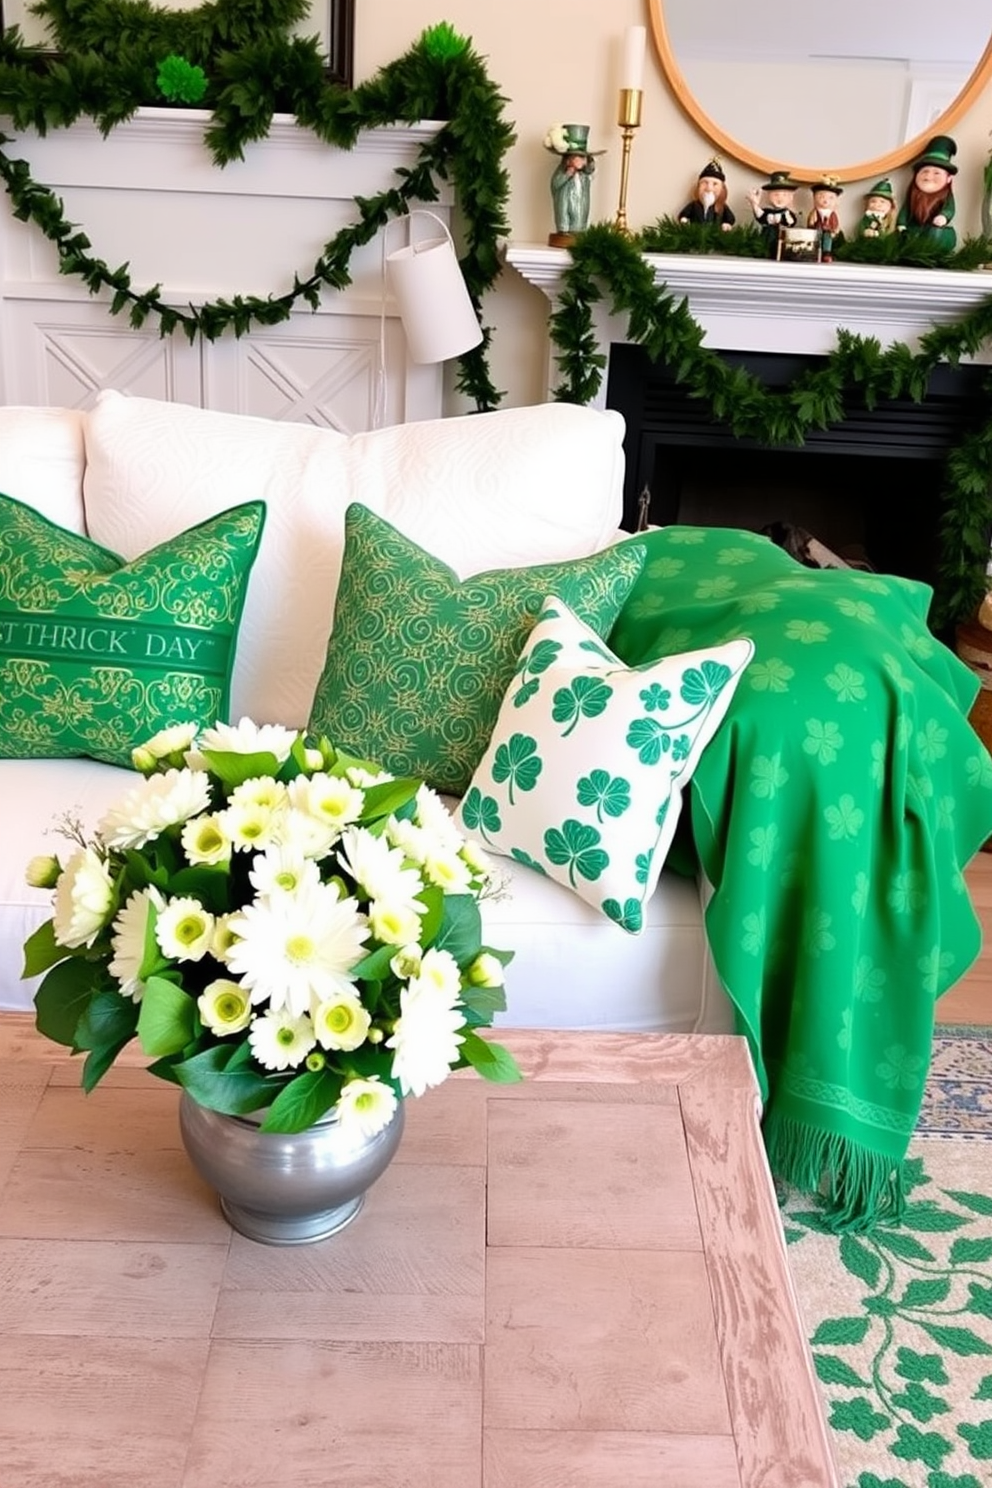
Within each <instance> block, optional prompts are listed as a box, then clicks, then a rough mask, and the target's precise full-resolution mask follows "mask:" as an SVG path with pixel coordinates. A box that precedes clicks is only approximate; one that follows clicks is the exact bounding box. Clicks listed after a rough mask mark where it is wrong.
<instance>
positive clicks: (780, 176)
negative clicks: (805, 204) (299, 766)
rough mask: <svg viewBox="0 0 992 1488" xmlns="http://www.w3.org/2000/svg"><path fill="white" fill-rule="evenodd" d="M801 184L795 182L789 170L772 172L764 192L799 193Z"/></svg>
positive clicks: (763, 188) (763, 187)
mask: <svg viewBox="0 0 992 1488" xmlns="http://www.w3.org/2000/svg"><path fill="white" fill-rule="evenodd" d="M800 187H801V182H799V181H794V180H793V179H792V177H791V176H790V175H789V172H788V171H787V170H780V171H772V173H771V175H770V176H769V177H768V180H767V181H766V182H765V184H764V185H763V186H762V188H761V189H762V191H798V190H799V189H800Z"/></svg>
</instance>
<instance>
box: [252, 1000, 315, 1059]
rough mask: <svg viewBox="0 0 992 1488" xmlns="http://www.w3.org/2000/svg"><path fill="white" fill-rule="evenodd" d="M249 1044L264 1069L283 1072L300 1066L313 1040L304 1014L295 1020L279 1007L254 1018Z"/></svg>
mask: <svg viewBox="0 0 992 1488" xmlns="http://www.w3.org/2000/svg"><path fill="white" fill-rule="evenodd" d="M248 1042H249V1044H250V1045H251V1052H252V1053H253V1054H254V1056H255V1058H256V1059H257V1060H258V1062H259V1064H260V1065H262V1066H263V1067H264V1068H265V1069H269V1070H284V1069H295V1068H296V1066H297V1065H298V1064H302V1063H303V1061H304V1059H306V1057H307V1055H308V1054H309V1053H310V1050H311V1049H312V1048H313V1046H314V1044H315V1042H316V1040H315V1039H314V1036H313V1024H312V1023H311V1022H310V1019H309V1018H308V1017H307V1016H306V1014H305V1013H304V1014H303V1015H302V1016H300V1017H296V1016H294V1014H293V1013H291V1012H290V1011H289V1009H288V1008H281V1009H279V1010H278V1011H270V1012H267V1013H262V1014H261V1016H260V1017H257V1018H255V1020H254V1021H253V1023H252V1025H251V1027H250V1028H249V1030H248Z"/></svg>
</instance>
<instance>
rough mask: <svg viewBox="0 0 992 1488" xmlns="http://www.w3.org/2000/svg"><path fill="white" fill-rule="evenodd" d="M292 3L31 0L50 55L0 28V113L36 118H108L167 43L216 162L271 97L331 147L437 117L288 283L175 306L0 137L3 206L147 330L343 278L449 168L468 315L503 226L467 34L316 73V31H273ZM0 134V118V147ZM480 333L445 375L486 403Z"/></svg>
mask: <svg viewBox="0 0 992 1488" xmlns="http://www.w3.org/2000/svg"><path fill="white" fill-rule="evenodd" d="M306 9H307V4H306V0H216V3H214V4H207V5H203V6H201V7H200V8H199V9H198V10H194V11H186V12H175V11H174V12H169V11H161V10H158V9H156V8H155V7H154V6H153V5H151V4H150V3H149V0H97V3H92V0H43V3H42V4H40V5H38V6H37V7H36V10H37V11H38V13H39V14H43V15H45V16H46V17H47V18H48V20H49V24H50V28H51V29H52V31H53V33H54V38H55V41H56V44H57V45H58V47H59V49H60V53H61V54H62V55H60V56H59V57H58V58H57V59H55V60H52V59H50V58H46V57H44V56H43V55H42V54H41V53H40V51H39V49H37V48H30V47H25V46H24V45H23V44H22V42H21V39H20V36H19V33H18V32H17V29H16V28H11V30H9V31H7V32H6V33H5V34H4V35H3V37H2V39H0V114H3V115H5V116H8V117H9V118H11V119H12V120H13V122H14V124H15V126H16V127H17V128H19V129H25V128H34V129H36V130H37V131H38V132H39V133H40V134H44V133H46V132H47V130H48V129H50V128H62V127H65V126H67V125H69V124H72V123H73V122H75V120H76V119H78V118H80V117H83V116H88V117H91V118H93V119H94V120H95V121H96V123H97V124H98V126H99V128H100V129H101V130H102V131H103V133H104V134H106V133H109V131H110V130H111V129H112V128H113V127H114V126H115V125H116V124H119V123H121V122H122V121H123V120H124V119H127V118H128V117H130V116H131V115H132V114H133V113H134V111H135V109H136V108H138V107H139V105H140V104H142V103H148V102H149V101H159V102H161V101H162V100H161V98H156V89H158V88H159V84H158V81H157V80H158V76H159V72H160V69H161V68H162V67H163V65H164V64H165V63H166V61H171V64H172V65H171V66H170V68H169V69H167V76H168V75H169V74H170V73H174V70H175V69H174V63H175V60H176V59H177V58H178V54H179V53H182V57H183V58H184V59H185V61H186V62H187V63H188V64H189V66H190V68H191V69H192V68H194V67H198V68H200V69H201V70H202V71H203V73H204V76H205V79H206V88H205V93H204V106H205V107H212V109H213V116H212V118H211V121H210V124H209V125H208V127H207V131H206V135H205V139H206V143H207V146H208V148H209V149H210V151H211V153H212V156H213V159H214V161H215V162H216V163H217V164H218V165H224V164H226V163H227V162H228V161H230V160H234V159H239V158H241V156H242V155H243V151H244V147H245V145H246V144H247V143H248V142H249V141H251V140H254V139H261V138H264V136H265V135H266V134H268V132H269V129H270V127H271V124H272V118H273V114H274V113H276V112H277V111H286V112H289V113H292V114H294V115H295V117H296V121H297V123H298V124H300V125H301V126H302V127H305V128H309V129H311V130H313V132H314V133H315V134H316V135H317V137H318V138H319V139H321V140H323V141H324V142H326V143H327V144H330V145H336V146H338V147H340V148H342V149H351V148H352V146H353V145H354V144H355V142H356V140H357V139H358V136H359V134H360V133H361V131H362V130H364V129H370V128H375V127H376V126H380V125H386V124H394V123H397V122H399V121H405V122H408V123H412V122H416V121H417V120H420V119H443V120H445V121H446V122H445V124H444V125H443V127H442V128H441V129H440V130H439V132H438V133H437V135H435V136H434V138H433V139H431V140H428V141H425V142H424V143H423V144H422V145H421V147H420V151H419V154H418V157H417V160H416V162H415V163H414V165H413V166H411V167H409V168H405V169H403V170H401V171H398V172H397V175H398V177H399V184H398V185H397V186H395V187H393V188H392V189H391V190H388V191H383V192H380V193H379V194H378V195H377V196H373V197H358V198H356V202H355V205H356V207H357V211H358V220H357V221H356V222H354V223H352V224H350V225H349V226H347V227H344V228H342V229H341V231H340V232H338V233H337V234H336V235H335V236H334V237H333V238H332V239H330V241H329V242H327V243H326V244H325V245H324V247H323V250H322V252H321V255H320V257H319V258H318V260H317V262H316V263H315V264H314V266H313V268H312V269H311V270H310V272H309V273H308V274H306V275H302V276H301V275H300V274H296V275H294V277H293V283H292V288H291V289H288V290H286V291H285V292H283V293H282V294H277V295H268V296H265V297H264V298H263V297H259V296H255V295H235V296H233V297H232V298H231V299H229V300H226V299H218V300H214V301H212V302H210V303H207V304H203V305H199V306H193V305H191V306H189V308H188V309H180V308H177V307H176V306H175V305H170V304H167V303H166V302H165V301H164V300H162V298H161V296H160V286H159V285H155V286H153V287H152V288H151V289H147V290H141V291H139V290H137V289H135V288H134V287H133V285H132V283H131V277H130V274H129V273H128V271H127V266H126V265H124V266H121V267H120V268H117V269H111V268H109V267H108V265H107V264H106V263H105V262H104V261H103V260H102V259H99V258H96V257H94V256H93V255H92V254H91V252H90V249H91V246H92V245H91V243H90V240H89V238H88V237H87V236H86V234H85V233H84V232H82V231H81V230H80V229H79V228H78V226H77V225H76V224H74V223H71V222H69V221H68V220H67V219H66V217H65V214H64V210H63V204H62V202H61V201H60V200H59V198H58V197H57V196H56V195H55V194H54V193H53V192H52V191H50V190H49V189H48V188H47V187H44V186H41V185H38V184H37V183H36V182H35V181H34V180H33V179H32V176H31V171H30V168H29V166H28V164H27V162H26V161H24V160H14V159H11V157H10V156H9V155H8V154H6V152H5V151H4V150H3V149H2V148H0V176H2V178H3V182H4V185H5V187H6V190H7V194H8V197H9V198H10V203H11V209H12V211H13V213H14V216H15V217H17V218H18V219H20V220H21V221H30V222H33V223H34V224H35V226H36V227H37V228H38V229H39V230H40V231H41V232H42V233H44V235H45V237H46V238H48V239H49V241H50V242H52V243H53V244H54V246H55V249H56V251H57V253H58V257H59V269H60V272H62V273H64V274H72V275H76V276H77V277H79V278H80V279H82V281H83V282H84V284H85V285H86V286H87V288H88V289H89V291H90V293H91V294H98V293H100V292H102V291H107V292H109V293H110V295H111V300H110V313H111V314H112V315H118V314H120V313H121V312H122V311H125V310H126V311H127V312H128V314H129V319H130V323H131V325H132V326H134V327H136V328H137V327H140V326H142V325H144V324H145V322H146V321H147V320H148V319H149V317H157V320H158V328H159V332H160V334H161V335H163V336H168V335H171V334H172V332H174V331H175V330H177V329H181V330H182V331H183V332H184V333H185V334H186V336H187V337H188V339H189V340H190V341H193V340H195V339H196V337H197V336H203V337H205V338H206V339H207V340H210V341H213V340H216V339H217V337H218V336H221V335H222V334H223V333H224V332H225V331H227V330H228V329H231V330H232V331H233V332H234V334H235V335H236V336H242V335H244V334H245V333H246V332H248V331H249V330H250V329H251V327H252V326H253V325H258V326H271V325H277V324H279V323H280V322H282V321H285V320H287V319H288V318H289V316H290V315H291V314H292V313H293V310H294V309H295V308H296V307H297V306H298V305H299V304H300V303H301V302H302V303H303V304H306V305H309V306H310V307H311V308H312V309H316V308H317V306H318V304H319V303H320V296H321V292H322V291H323V290H325V289H330V290H338V289H343V288H345V287H346V286H347V285H348V284H349V283H350V282H351V278H350V274H349V269H348V265H349V263H350V260H351V255H352V254H353V252H354V251H355V249H356V248H358V247H360V246H362V245H363V244H365V243H368V242H370V241H371V240H372V239H373V238H374V237H375V236H376V234H377V233H378V232H380V231H381V230H382V229H383V228H385V226H386V225H387V224H388V222H389V221H390V220H391V219H392V218H394V217H399V216H403V215H405V214H406V213H407V212H408V211H409V210H410V208H411V206H412V205H414V204H415V203H417V202H424V201H436V200H437V197H438V186H437V183H438V181H444V180H450V181H452V183H453V184H454V187H455V190H456V193H457V197H458V203H459V209H460V212H461V215H462V220H463V223H464V236H465V251H464V254H463V256H462V258H461V259H460V264H461V268H462V272H463V274H464V276H465V282H466V284H467V287H468V291H469V295H470V296H471V299H472V303H473V305H474V307H475V310H476V313H477V315H478V316H479V318H480V321H481V319H482V308H481V300H482V295H483V294H484V293H485V291H486V290H487V289H489V288H490V287H491V285H492V284H493V283H494V281H495V280H496V278H497V276H498V275H499V273H500V268H501V264H500V259H499V251H498V245H499V240H500V238H501V237H502V236H505V234H506V233H507V231H508V224H507V218H506V202H507V196H508V181H507V175H506V171H505V169H504V166H503V158H504V156H505V154H506V152H507V150H508V149H509V147H510V145H511V144H512V143H513V141H514V133H513V129H512V126H511V125H510V124H509V123H508V122H507V121H506V120H505V119H504V117H503V105H504V103H505V99H503V98H502V97H501V96H500V94H499V92H498V90H497V89H496V87H495V86H494V84H493V83H492V82H491V81H490V79H489V77H488V75H487V73H486V70H485V67H484V65H483V63H482V61H481V59H480V58H479V56H478V55H477V54H476V53H475V52H474V51H473V49H472V47H471V46H470V44H469V42H468V41H466V40H465V39H464V38H463V37H460V36H458V35H457V34H456V33H455V32H454V31H453V30H452V28H451V27H450V26H449V25H447V24H442V25H439V26H434V27H432V28H430V29H429V30H428V31H425V32H424V34H423V35H422V36H421V38H420V39H419V41H418V42H416V43H415V45H414V46H413V47H412V48H411V49H410V51H409V52H407V53H406V55H405V56H403V57H401V58H399V60H398V61H396V62H393V63H391V64H390V65H389V66H387V67H384V68H382V69H381V70H380V72H379V73H378V74H377V75H376V76H375V77H374V78H372V79H371V80H370V81H369V82H367V83H365V84H363V85H362V86H360V87H358V88H356V89H354V90H349V89H346V88H343V87H342V86H341V85H339V84H335V83H329V82H328V81H327V80H326V78H325V76H324V70H323V63H322V59H321V55H320V52H319V49H318V44H317V42H316V40H315V39H309V40H300V39H294V38H288V37H286V36H285V35H284V34H283V31H284V29H285V27H286V26H288V25H291V24H292V23H293V22H294V21H296V20H298V19H299V18H300V17H301V16H302V15H303V14H305V13H306ZM9 143H10V139H9V137H8V136H6V135H3V134H0V147H2V146H3V145H6V144H9ZM491 335H492V333H491V330H490V328H489V327H487V326H485V325H483V339H482V342H481V343H480V345H479V346H478V347H476V348H474V349H473V350H472V351H469V352H467V353H466V354H465V355H464V356H463V357H461V358H460V359H459V364H458V376H457V379H456V387H457V389H458V391H459V392H461V393H464V394H465V395H466V396H467V397H468V398H470V399H472V401H473V402H474V403H475V406H476V408H477V409H480V410H486V409H492V408H495V407H496V406H497V405H498V403H499V402H500V399H501V398H502V396H503V395H502V393H500V392H498V391H497V389H496V388H495V387H494V386H493V383H492V379H491V377H490V373H489V360H488V351H489V344H490V340H491Z"/></svg>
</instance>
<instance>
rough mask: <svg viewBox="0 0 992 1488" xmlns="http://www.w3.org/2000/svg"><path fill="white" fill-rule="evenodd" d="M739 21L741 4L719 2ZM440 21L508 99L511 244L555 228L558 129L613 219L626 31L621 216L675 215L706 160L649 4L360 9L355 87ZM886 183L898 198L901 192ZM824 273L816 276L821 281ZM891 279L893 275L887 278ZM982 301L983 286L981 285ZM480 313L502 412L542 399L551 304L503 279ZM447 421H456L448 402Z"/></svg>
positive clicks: (977, 130)
mask: <svg viewBox="0 0 992 1488" xmlns="http://www.w3.org/2000/svg"><path fill="white" fill-rule="evenodd" d="M726 4H727V6H728V7H729V8H734V9H736V8H737V7H738V6H739V4H740V0H726ZM441 20H446V21H450V23H451V24H452V25H453V26H454V27H455V29H456V30H457V31H459V32H461V33H462V34H463V35H466V36H469V37H471V38H472V41H473V43H474V45H475V47H476V50H477V51H478V52H479V53H480V54H481V55H482V56H484V57H485V58H486V59H487V66H488V69H489V72H490V75H491V77H492V78H493V80H494V81H495V82H496V83H497V85H498V86H499V88H500V91H501V92H502V93H503V94H504V96H505V97H506V99H507V107H506V112H507V115H508V117H509V118H510V119H511V120H513V122H514V124H515V126H516V130H517V135H518V141H517V144H516V145H515V146H514V147H513V149H512V150H511V152H510V155H509V157H508V161H507V165H508V169H509V172H510V180H511V194H510V207H509V211H510V222H511V237H512V238H514V239H515V240H520V241H529V242H545V241H546V239H547V234H548V232H549V231H550V230H551V228H552V225H553V224H552V221H551V207H550V194H549V188H548V182H549V179H550V175H551V169H552V166H553V158H552V157H551V156H549V155H548V153H547V151H546V150H544V149H543V147H542V143H541V142H542V139H543V136H544V133H545V131H546V129H547V128H548V125H549V124H551V123H553V122H555V121H556V120H564V119H567V120H570V121H575V122H588V123H589V124H590V125H591V126H592V132H591V142H592V144H593V147H594V148H603V147H605V148H606V150H607V154H605V155H603V156H601V157H600V159H599V163H598V170H597V174H596V177H595V180H594V181H593V209H592V215H593V219H594V220H595V219H602V220H608V219H612V217H613V216H614V214H615V212H616V208H617V197H618V191H619V179H620V176H619V170H620V134H619V130H618V129H617V127H616V123H615V119H616V106H617V90H618V87H619V71H620V64H621V55H622V51H623V39H624V33H625V31H626V29H627V27H628V26H631V25H646V26H648V28H649V30H648V59H647V66H646V69H645V92H644V116H643V124H642V127H641V129H640V130H639V131H638V134H637V137H636V138H635V140H634V145H633V152H632V155H631V169H630V182H629V188H628V197H627V216H628V221H629V223H630V225H631V227H632V228H635V229H636V228H639V227H642V226H644V225H646V224H647V223H649V222H652V221H654V220H655V219H656V218H657V217H659V216H662V215H664V214H665V213H675V212H677V211H678V209H679V207H680V206H681V205H682V204H683V203H684V202H685V201H686V200H687V199H688V196H687V193H689V192H691V189H692V187H693V185H694V183H695V179H696V176H697V174H698V172H699V170H700V169H701V167H702V166H703V164H704V163H705V162H706V160H707V158H708V155H709V153H710V149H711V147H710V144H709V141H708V140H706V139H705V138H704V137H703V136H702V135H701V134H700V133H699V131H698V130H697V129H696V128H695V126H694V125H693V124H692V123H691V122H690V121H689V120H688V119H687V118H686V117H685V115H684V114H683V113H682V111H681V110H680V108H679V107H678V105H677V103H676V101H675V99H674V97H673V96H672V94H671V92H670V90H669V88H668V85H667V83H666V81H665V78H664V76H663V74H662V71H661V67H660V65H659V64H658V62H657V59H656V58H655V56H654V54H653V51H652V44H651V36H650V21H649V16H648V7H647V3H646V0H614V3H612V4H610V5H604V4H603V3H602V0H568V3H567V4H565V3H563V0H545V3H544V4H541V3H540V0H536V3H535V0H502V3H500V4H498V5H493V4H491V3H483V0H444V4H443V6H441V7H440V8H439V6H438V0H403V4H402V5H398V4H397V3H396V0H357V13H356V33H357V38H356V48H355V68H356V80H357V81H361V80H362V79H364V78H366V77H368V76H369V75H370V74H371V73H373V72H374V71H375V70H376V68H378V67H379V66H381V65H383V64H384V63H386V62H390V61H392V60H393V58H395V57H397V56H399V55H400V54H401V53H402V52H403V51H405V50H406V48H407V47H408V46H409V45H410V44H411V43H412V42H413V41H415V40H416V38H417V37H418V36H419V35H420V33H421V32H422V31H423V30H424V28H425V27H427V26H431V25H434V24H436V23H437V22H438V21H441ZM859 106H860V104H859V100H858V99H857V98H855V99H851V100H844V99H840V98H838V99H836V100H834V101H833V104H832V107H834V108H835V109H836V110H837V112H838V113H842V112H855V113H856V112H857V109H858V108H859ZM990 120H992V87H988V88H986V90H985V92H984V94H983V95H982V96H981V97H980V98H979V100H978V102H977V104H976V105H975V107H974V108H972V110H971V111H970V113H969V114H968V115H967V116H966V117H965V118H964V119H963V120H961V121H960V122H959V123H958V125H957V126H956V128H955V129H954V131H953V134H954V137H955V139H956V140H957V145H958V154H957V163H958V166H959V173H958V176H957V177H956V180H955V199H956V206H957V217H956V226H957V229H958V233H959V236H961V237H963V236H965V235H966V234H968V233H975V232H978V230H979V203H980V195H981V180H982V172H983V169H984V166H985V162H986V160H987V159H988V154H989V148H990V145H992V140H990V137H989V123H990ZM725 166H726V169H727V176H728V182H729V184H730V190H731V205H732V206H733V207H734V210H735V211H737V212H738V215H741V212H742V208H743V209H744V210H746V204H745V202H744V197H745V193H746V192H747V190H748V189H749V188H750V187H751V186H752V185H760V184H761V181H762V176H761V175H758V174H756V173H755V172H753V171H751V170H750V169H749V168H747V167H745V166H738V165H737V164H736V163H735V162H733V161H729V160H727V161H725ZM908 174H909V173H908V171H907V170H906V169H903V170H900V171H897V172H895V173H894V177H895V180H894V184H895V185H896V189H897V191H899V190H900V189H901V187H902V186H903V184H904V182H905V181H906V180H907V179H908ZM871 184H872V183H871V182H870V181H864V182H860V183H858V182H852V183H850V184H849V185H847V186H846V187H845V191H844V196H843V198H842V202H841V205H842V207H843V220H844V223H845V225H847V226H848V227H850V226H853V224H854V223H855V222H856V221H857V220H858V218H859V217H860V215H861V207H862V198H863V193H864V191H865V190H866V188H867V187H868V186H870V185H871ZM827 272H829V268H828V267H827V266H824V273H827ZM893 272H895V271H893ZM990 291H992V276H990ZM486 310H487V313H488V317H489V320H490V322H491V323H492V324H493V325H494V326H495V328H496V332H497V334H496V337H495V345H494V348H493V356H492V365H493V373H494V378H495V381H496V384H497V386H498V387H500V388H503V389H505V390H506V392H507V397H506V399H505V402H506V403H507V404H508V405H519V404H524V403H531V402H535V401H538V400H539V399H541V398H542V397H543V396H544V380H545V379H544V349H545V345H546V339H545V325H546V317H547V310H548V303H547V300H546V299H545V297H544V295H543V294H542V293H541V292H540V291H539V290H537V289H535V288H534V287H533V286H531V285H527V284H523V283H522V282H520V281H519V279H518V276H517V275H516V274H515V273H514V271H512V270H507V271H506V273H505V274H504V275H503V276H502V279H501V281H500V284H499V285H498V287H497V289H496V290H495V291H494V292H493V293H492V294H491V295H490V296H489V298H488V301H487V305H486ZM447 406H448V407H449V411H456V410H457V400H456V399H454V398H453V397H452V396H451V395H450V394H449V397H448V402H447Z"/></svg>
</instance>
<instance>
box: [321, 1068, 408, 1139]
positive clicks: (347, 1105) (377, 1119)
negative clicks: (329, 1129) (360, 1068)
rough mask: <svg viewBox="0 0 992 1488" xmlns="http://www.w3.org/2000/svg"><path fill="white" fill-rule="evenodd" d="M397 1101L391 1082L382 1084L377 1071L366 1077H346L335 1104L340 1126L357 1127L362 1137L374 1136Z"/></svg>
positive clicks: (386, 1124)
mask: <svg viewBox="0 0 992 1488" xmlns="http://www.w3.org/2000/svg"><path fill="white" fill-rule="evenodd" d="M398 1105H399V1101H398V1100H397V1099H396V1092H395V1091H394V1090H393V1088H392V1086H390V1085H384V1084H383V1082H382V1081H381V1080H380V1079H379V1076H378V1075H371V1076H370V1077H369V1079H367V1080H349V1081H348V1083H347V1085H344V1086H342V1089H341V1094H340V1096H339V1097H338V1101H337V1105H336V1106H335V1107H334V1109H335V1111H336V1112H337V1116H338V1120H339V1121H340V1123H341V1125H342V1126H343V1127H351V1128H354V1129H355V1130H357V1131H359V1132H360V1133H361V1134H362V1136H363V1137H374V1136H375V1135H376V1134H377V1133H378V1132H381V1131H382V1129H383V1127H385V1126H388V1125H389V1123H390V1121H392V1119H393V1116H394V1114H395V1112H396V1107H397V1106H398Z"/></svg>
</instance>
